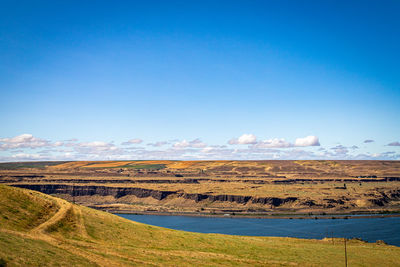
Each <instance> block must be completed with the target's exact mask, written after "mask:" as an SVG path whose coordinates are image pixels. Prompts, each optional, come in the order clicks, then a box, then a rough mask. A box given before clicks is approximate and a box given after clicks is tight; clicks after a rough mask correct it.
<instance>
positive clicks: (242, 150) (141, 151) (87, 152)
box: [0, 134, 400, 161]
mask: <svg viewBox="0 0 400 267" xmlns="http://www.w3.org/2000/svg"><path fill="white" fill-rule="evenodd" d="M232 140H233V141H232ZM232 140H230V141H231V142H230V144H231V145H228V146H227V145H207V144H206V143H205V142H203V141H202V140H201V139H200V138H196V139H193V140H187V139H183V140H174V141H159V142H154V143H148V144H147V146H145V147H143V146H133V145H132V144H141V143H142V142H143V141H142V140H141V139H139V138H137V139H131V140H129V141H127V142H128V143H129V145H125V144H123V143H127V142H123V143H121V144H120V145H117V144H115V143H114V142H104V141H90V142H79V141H78V140H73V141H71V140H64V141H49V140H46V139H42V138H38V137H34V136H33V135H31V134H23V135H19V136H15V137H10V138H0V146H1V151H2V154H0V161H29V160H124V159H127V160H128V159H143V160H145V159H177V160H189V159H192V160H196V159H198V160H201V159H209V160H213V159H215V160H217V159H228V160H229V159H231V160H234V159H236V160H263V159H400V154H399V153H397V152H395V151H387V152H380V153H368V152H364V153H358V154H357V153H356V152H357V151H358V150H359V148H358V146H356V145H352V146H343V145H336V146H334V147H331V148H326V147H318V148H315V147H316V146H320V143H319V139H318V137H316V136H307V137H304V138H297V139H295V141H294V142H293V143H291V142H289V141H286V140H285V139H284V138H272V139H266V140H258V139H257V137H256V136H255V135H253V134H244V135H242V136H240V137H239V138H234V139H232ZM399 145H400V144H399V142H393V143H391V144H390V146H399Z"/></svg>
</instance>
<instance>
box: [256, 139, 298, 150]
mask: <svg viewBox="0 0 400 267" xmlns="http://www.w3.org/2000/svg"><path fill="white" fill-rule="evenodd" d="M292 146H293V144H291V143H289V142H287V141H285V139H283V138H282V139H278V138H274V139H268V140H263V141H260V142H258V143H257V144H255V145H254V147H256V148H286V147H292Z"/></svg>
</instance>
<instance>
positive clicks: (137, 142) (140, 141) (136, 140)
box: [122, 138, 143, 146]
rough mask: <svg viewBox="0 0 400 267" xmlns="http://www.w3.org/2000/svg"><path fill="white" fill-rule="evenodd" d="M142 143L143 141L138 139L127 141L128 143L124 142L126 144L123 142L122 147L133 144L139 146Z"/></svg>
mask: <svg viewBox="0 0 400 267" xmlns="http://www.w3.org/2000/svg"><path fill="white" fill-rule="evenodd" d="M142 142H143V140H142V139H140V138H135V139H131V140H129V141H126V142H123V143H122V145H125V146H126V145H133V144H140V143H142Z"/></svg>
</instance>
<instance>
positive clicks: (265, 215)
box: [101, 209, 400, 220]
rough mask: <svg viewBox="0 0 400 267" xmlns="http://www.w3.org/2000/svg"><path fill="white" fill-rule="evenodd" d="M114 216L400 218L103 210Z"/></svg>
mask: <svg viewBox="0 0 400 267" xmlns="http://www.w3.org/2000/svg"><path fill="white" fill-rule="evenodd" d="M101 210H103V209H101ZM103 211H106V212H109V213H112V214H132V215H156V216H187V217H210V218H254V219H288V220H293V219H302V220H304V219H308V220H319V219H322V220H323V219H325V220H326V219H330V220H335V219H369V218H371V219H372V218H391V217H400V213H385V214H378V213H370V214H368V213H349V214H343V213H336V214H335V213H331V214H324V215H322V214H312V215H309V214H260V213H257V214H251V213H247V214H234V213H221V214H209V213H198V212H152V211H128V210H112V209H108V210H103Z"/></svg>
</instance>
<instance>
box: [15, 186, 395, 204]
mask: <svg viewBox="0 0 400 267" xmlns="http://www.w3.org/2000/svg"><path fill="white" fill-rule="evenodd" d="M13 186H15V187H21V188H27V189H31V190H35V191H40V192H42V193H45V194H68V195H71V196H93V195H99V196H113V197H115V198H121V197H124V196H129V195H131V196H136V197H138V198H147V197H152V198H154V199H156V200H163V199H165V198H167V197H170V198H183V199H189V200H194V201H195V202H202V201H208V202H230V203H238V204H248V203H253V204H261V205H268V206H269V207H279V206H282V205H284V204H287V203H295V204H296V205H297V206H299V207H313V208H334V207H338V206H341V207H354V206H355V204H354V203H353V200H352V199H349V198H344V197H342V198H338V199H332V198H324V199H323V200H322V201H318V202H316V201H315V200H312V199H299V198H297V197H286V198H279V197H253V196H242V195H227V194H223V195H212V194H190V193H182V192H178V191H162V190H154V189H145V188H135V187H110V186H103V185H75V186H74V185H68V184H14V185H13ZM364 197H365V199H366V200H368V201H369V202H370V203H371V205H372V206H379V207H385V206H387V205H390V202H391V201H398V200H400V190H397V189H396V190H387V191H376V192H375V193H373V194H368V195H364Z"/></svg>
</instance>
